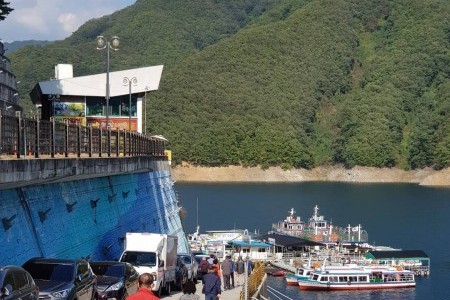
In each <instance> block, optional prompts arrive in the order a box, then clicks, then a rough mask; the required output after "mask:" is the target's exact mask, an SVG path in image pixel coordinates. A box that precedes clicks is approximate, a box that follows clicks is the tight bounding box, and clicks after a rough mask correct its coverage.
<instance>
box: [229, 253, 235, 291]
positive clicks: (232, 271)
mask: <svg viewBox="0 0 450 300" xmlns="http://www.w3.org/2000/svg"><path fill="white" fill-rule="evenodd" d="M230 264H231V274H230V275H231V277H230V278H231V288H234V272H235V271H236V265H235V263H234V260H232V259H231V256H230Z"/></svg>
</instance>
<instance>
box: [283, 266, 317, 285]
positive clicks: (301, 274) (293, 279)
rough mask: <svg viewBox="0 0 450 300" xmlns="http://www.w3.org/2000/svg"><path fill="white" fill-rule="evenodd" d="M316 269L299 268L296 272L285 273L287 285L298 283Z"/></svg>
mask: <svg viewBox="0 0 450 300" xmlns="http://www.w3.org/2000/svg"><path fill="white" fill-rule="evenodd" d="M313 271H314V269H311V268H298V269H297V270H296V272H295V273H294V274H293V273H288V274H286V275H284V278H285V279H286V283H287V285H298V280H299V279H308V278H309V275H311V273H312V272H313Z"/></svg>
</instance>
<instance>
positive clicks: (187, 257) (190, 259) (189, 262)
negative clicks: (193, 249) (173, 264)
mask: <svg viewBox="0 0 450 300" xmlns="http://www.w3.org/2000/svg"><path fill="white" fill-rule="evenodd" d="M178 256H179V257H180V258H181V261H182V262H183V263H184V265H185V266H186V268H187V271H188V280H192V281H194V282H195V283H197V271H198V263H197V261H196V260H195V258H194V256H193V255H192V254H188V253H181V254H178Z"/></svg>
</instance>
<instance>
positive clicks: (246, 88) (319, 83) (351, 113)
mask: <svg viewBox="0 0 450 300" xmlns="http://www.w3.org/2000/svg"><path fill="white" fill-rule="evenodd" d="M100 34H101V35H104V36H112V35H118V36H120V37H121V42H122V45H121V50H120V51H119V52H117V53H114V54H113V55H112V60H111V68H112V69H113V70H120V69H125V68H130V67H139V66H148V65H155V64H164V65H165V69H164V72H163V78H162V80H161V84H160V89H159V90H158V91H157V92H154V93H152V94H151V95H150V97H149V103H148V104H149V105H148V111H147V120H150V121H148V123H149V125H148V126H149V128H148V130H149V131H150V132H152V133H157V134H163V135H164V136H165V137H166V138H168V139H169V140H170V147H171V148H172V150H173V152H174V159H175V161H176V162H177V163H179V162H181V161H188V162H190V163H193V164H199V165H205V166H221V165H243V166H256V165H261V166H263V168H267V167H269V166H275V165H277V166H281V167H282V168H285V169H288V168H292V167H295V168H300V167H302V168H313V167H316V166H320V165H333V164H343V165H344V166H347V167H353V166H356V165H360V166H374V167H392V166H397V167H400V168H403V169H416V168H423V167H426V166H432V167H435V168H437V169H439V168H443V167H447V166H450V79H449V78H450V1H448V0H303V1H302V0H295V1H294V0H273V1H270V0H267V1H257V0H254V1H253V0H247V1H242V0H240V1H216V0H192V1H172V0H171V1H167V0H165V1H164V0H151V1H149V0H147V1H144V0H142V1H137V2H136V4H135V5H133V6H131V7H129V8H126V9H123V10H121V11H119V12H116V13H115V14H113V15H111V16H107V17H104V18H100V19H97V20H92V21H90V22H88V23H86V24H85V25H83V26H82V27H81V28H80V29H79V30H78V31H77V32H76V33H74V34H73V35H72V36H71V37H70V38H68V39H66V40H64V41H59V42H55V43H53V44H51V45H48V46H44V47H27V48H24V49H20V50H18V51H16V52H15V53H13V54H12V55H11V59H12V61H13V68H14V72H15V73H16V75H17V77H18V79H19V80H22V82H25V84H24V85H22V84H21V85H22V87H21V89H23V90H22V91H26V89H27V88H28V89H30V88H31V87H32V86H33V85H34V84H35V83H36V82H37V81H39V80H45V79H46V78H49V77H51V76H52V75H53V74H52V73H53V66H54V65H55V64H57V63H73V64H74V70H75V73H76V75H84V74H89V73H98V72H103V70H104V68H105V66H104V60H103V59H102V58H103V57H104V53H103V54H102V53H101V51H97V50H95V37H96V36H97V35H100Z"/></svg>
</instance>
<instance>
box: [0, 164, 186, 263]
mask: <svg viewBox="0 0 450 300" xmlns="http://www.w3.org/2000/svg"><path fill="white" fill-rule="evenodd" d="M155 169H157V170H159V171H146V172H140V173H138V172H136V173H131V174H123V175H114V176H105V177H97V178H91V179H84V180H74V181H65V182H55V183H47V184H41V185H34V186H27V187H22V188H15V189H4V190H0V219H1V223H0V245H1V247H0V265H5V264H15V265H22V264H23V263H24V262H25V261H26V260H28V259H29V258H32V257H35V256H44V257H60V258H79V257H85V258H86V257H88V258H89V259H91V260H114V259H118V258H119V256H120V254H121V252H122V250H123V241H124V240H123V239H124V236H125V233H126V232H144V231H146V232H157V233H167V234H172V235H177V236H178V251H179V252H187V251H188V245H187V241H186V237H185V235H184V232H183V229H182V226H181V221H180V218H179V214H178V210H179V207H178V205H177V199H176V196H175V192H174V189H173V180H172V178H171V175H170V172H169V170H168V168H155Z"/></svg>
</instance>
